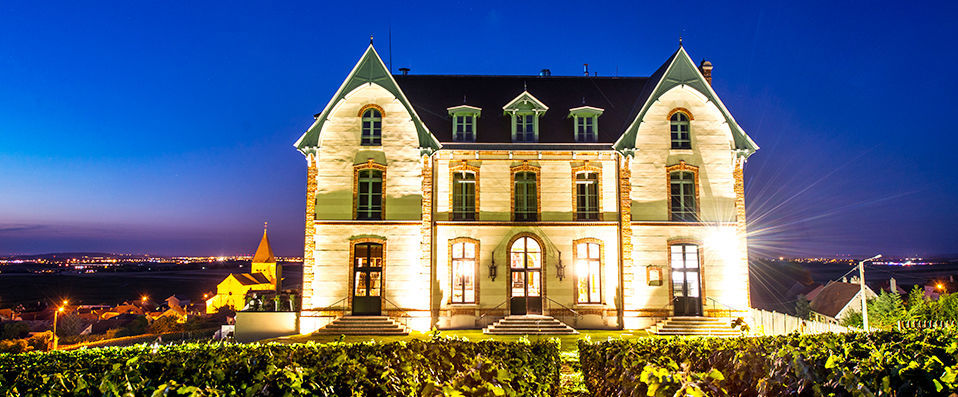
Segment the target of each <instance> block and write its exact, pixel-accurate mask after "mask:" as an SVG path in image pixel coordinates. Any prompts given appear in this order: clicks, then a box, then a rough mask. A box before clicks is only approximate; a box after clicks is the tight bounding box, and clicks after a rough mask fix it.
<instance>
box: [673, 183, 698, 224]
mask: <svg viewBox="0 0 958 397" xmlns="http://www.w3.org/2000/svg"><path fill="white" fill-rule="evenodd" d="M669 189H670V191H669V195H670V197H669V200H670V206H671V211H672V214H671V215H672V220H673V221H686V222H694V221H696V220H697V219H696V218H697V217H698V216H697V214H696V211H695V204H696V203H695V175H694V174H693V173H691V172H684V171H680V172H673V173H671V174H669Z"/></svg>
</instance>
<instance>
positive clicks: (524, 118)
mask: <svg viewBox="0 0 958 397" xmlns="http://www.w3.org/2000/svg"><path fill="white" fill-rule="evenodd" d="M512 120H513V124H512V127H513V134H512V141H513V142H536V141H538V135H539V132H538V128H537V127H538V124H539V123H538V117H537V116H536V115H535V114H534V113H517V114H516V115H515V116H513V118H512Z"/></svg>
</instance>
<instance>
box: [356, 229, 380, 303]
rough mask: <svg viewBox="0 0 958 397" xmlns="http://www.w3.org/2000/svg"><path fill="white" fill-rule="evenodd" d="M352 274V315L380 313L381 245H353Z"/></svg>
mask: <svg viewBox="0 0 958 397" xmlns="http://www.w3.org/2000/svg"><path fill="white" fill-rule="evenodd" d="M354 249H355V252H354V253H353V254H354V258H356V259H355V263H353V273H354V280H355V288H353V314H354V315H360V316H361V315H367V316H368V315H375V316H378V315H380V314H381V313H382V277H383V245H382V244H376V243H360V244H356V245H355V248H354Z"/></svg>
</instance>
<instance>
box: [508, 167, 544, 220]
mask: <svg viewBox="0 0 958 397" xmlns="http://www.w3.org/2000/svg"><path fill="white" fill-rule="evenodd" d="M515 178H516V182H515V184H516V185H515V189H516V196H515V197H514V198H513V200H515V201H514V204H515V214H514V216H515V220H516V221H535V220H537V219H538V217H539V214H538V212H539V208H538V206H537V204H536V174H535V173H533V172H517V173H516V175H515Z"/></svg>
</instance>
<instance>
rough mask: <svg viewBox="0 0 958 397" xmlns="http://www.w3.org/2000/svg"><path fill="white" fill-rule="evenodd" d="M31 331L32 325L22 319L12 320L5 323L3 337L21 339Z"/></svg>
mask: <svg viewBox="0 0 958 397" xmlns="http://www.w3.org/2000/svg"><path fill="white" fill-rule="evenodd" d="M29 333H30V325H29V324H27V323H25V322H22V321H10V322H7V323H4V324H3V335H2V336H0V340H2V339H20V338H23V337H25V336H27V334H29Z"/></svg>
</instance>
